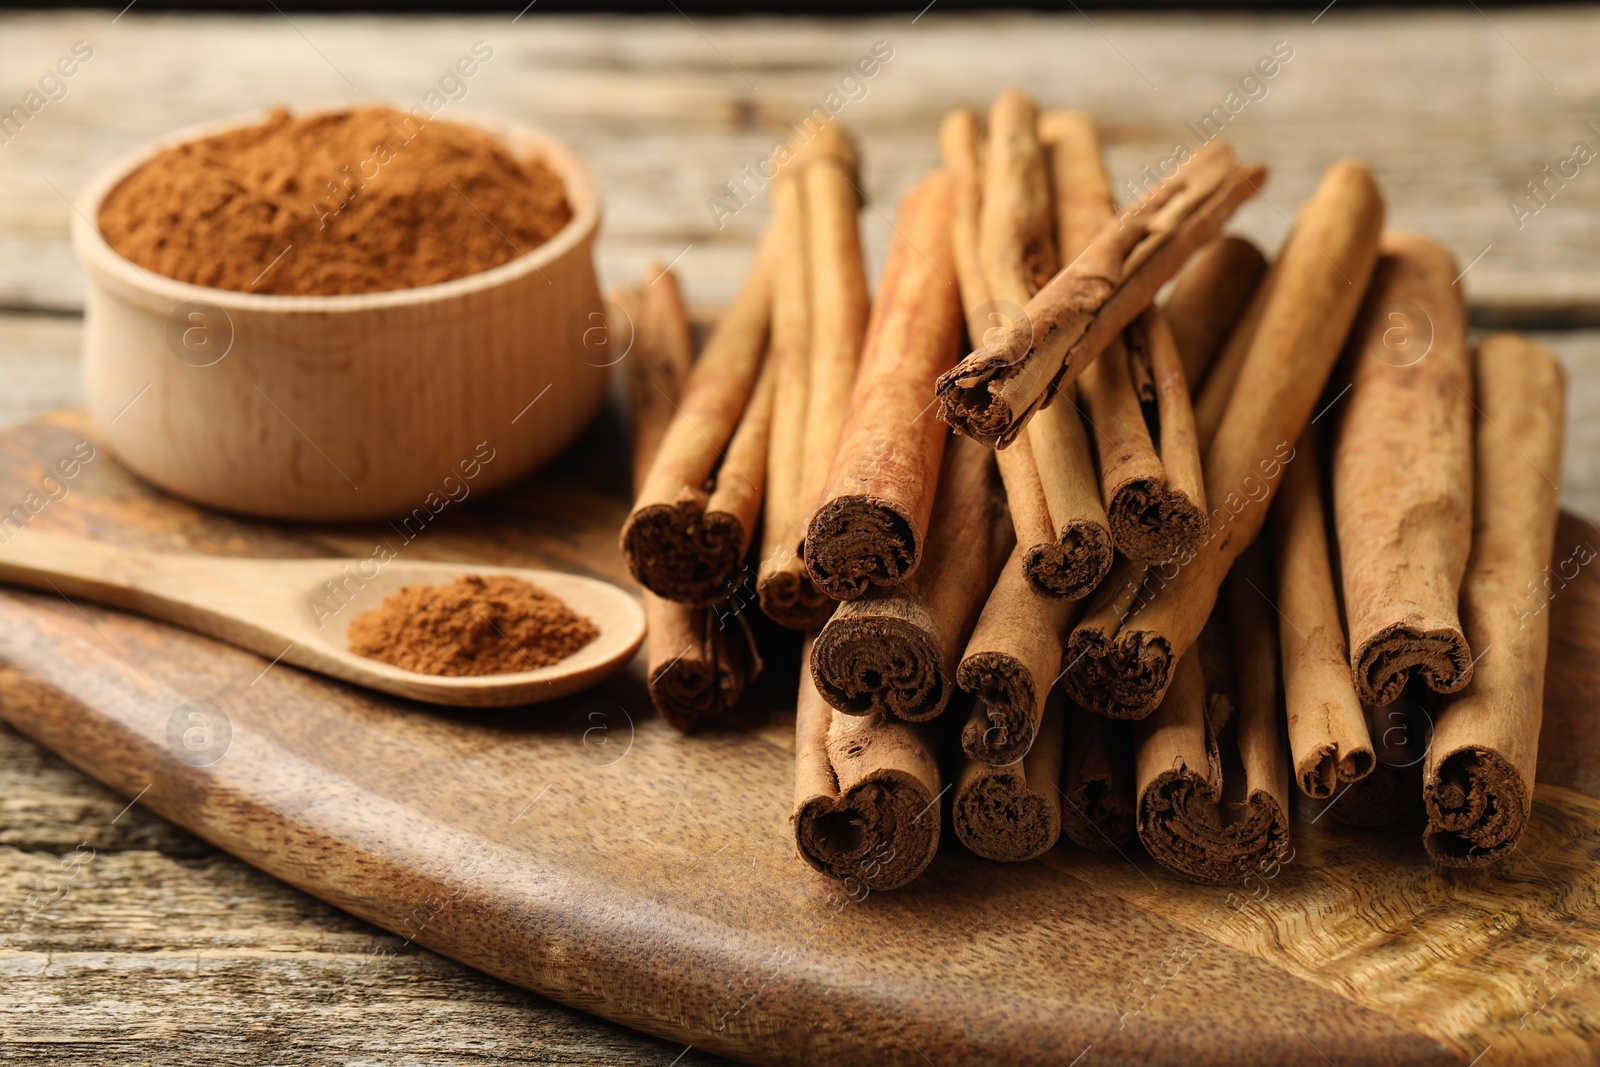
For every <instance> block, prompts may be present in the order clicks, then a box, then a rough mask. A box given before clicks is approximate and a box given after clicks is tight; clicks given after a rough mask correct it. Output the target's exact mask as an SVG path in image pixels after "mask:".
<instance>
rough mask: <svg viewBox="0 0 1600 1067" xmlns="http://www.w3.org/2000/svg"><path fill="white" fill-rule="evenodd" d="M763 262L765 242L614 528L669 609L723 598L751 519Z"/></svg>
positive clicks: (756, 499) (765, 410)
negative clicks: (669, 604) (631, 501)
mask: <svg viewBox="0 0 1600 1067" xmlns="http://www.w3.org/2000/svg"><path fill="white" fill-rule="evenodd" d="M771 260H772V241H771V240H770V239H767V240H764V241H763V242H762V250H761V253H760V255H759V257H758V258H757V261H756V265H755V267H754V268H753V269H752V270H751V272H750V274H749V275H748V276H747V277H746V279H745V282H744V285H743V287H742V288H741V289H740V291H739V295H738V297H737V298H735V300H734V302H733V304H732V305H731V306H730V307H729V308H728V310H727V312H726V313H725V314H724V315H723V317H722V320H721V321H720V322H719V323H718V324H717V326H716V328H715V329H714V330H713V331H712V334H711V337H710V338H709V339H708V340H707V342H706V346H705V350H704V351H703V352H702V353H701V355H700V358H699V360H697V361H696V362H695V365H694V368H693V369H692V370H691V371H690V372H689V376H688V379H687V380H686V381H685V383H684V387H683V396H682V399H681V400H680V402H679V403H678V410H677V413H676V414H675V416H674V418H673V420H672V422H671V423H670V424H669V425H668V427H667V430H666V433H665V434H664V435H663V437H662V440H661V445H660V448H659V449H658V451H657V452H656V456H655V459H654V461H653V462H652V463H651V465H650V469H649V472H648V474H647V475H646V476H645V480H644V483H643V485H642V486H641V487H640V489H639V492H638V493H637V494H636V498H635V502H634V508H633V512H632V514H630V515H629V516H628V519H627V522H626V523H624V525H623V527H622V537H621V542H622V554H623V556H624V558H625V559H626V560H627V563H628V569H629V571H630V572H631V573H632V574H633V577H634V580H636V581H637V582H638V583H639V584H640V585H642V586H644V587H645V588H646V589H649V590H650V591H651V592H653V593H655V594H657V595H658V596H663V597H666V598H667V599H669V600H679V601H683V602H685V603H690V604H698V605H704V604H710V603H712V602H713V601H716V600H719V599H721V598H723V597H725V596H727V595H728V593H729V591H730V589H731V588H732V587H733V585H734V584H735V583H734V579H735V577H736V576H737V575H738V574H739V572H740V569H741V567H742V566H743V562H744V556H745V552H746V550H747V549H748V548H749V547H750V538H751V536H752V534H753V533H754V530H755V524H756V519H757V517H758V516H759V514H760V506H761V491H762V484H763V482H764V480H765V475H766V437H767V432H766V427H767V423H768V422H769V420H770V416H771V403H770V400H771V389H770V388H768V389H767V390H766V392H765V394H763V393H762V392H761V391H760V390H759V389H758V388H757V385H758V380H759V379H760V378H761V374H762V369H763V367H764V366H766V360H765V359H764V358H763V357H764V355H765V352H766V341H767V325H768V320H769V318H770V317H771V304H772V294H771V280H770V279H771V271H772V263H771ZM768 380H769V381H770V378H769V379H768Z"/></svg>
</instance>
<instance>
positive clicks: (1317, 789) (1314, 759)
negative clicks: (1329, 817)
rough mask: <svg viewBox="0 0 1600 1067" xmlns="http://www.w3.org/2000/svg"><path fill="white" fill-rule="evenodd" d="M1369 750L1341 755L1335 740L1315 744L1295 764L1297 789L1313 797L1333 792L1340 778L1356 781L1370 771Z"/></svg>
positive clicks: (1326, 797)
mask: <svg viewBox="0 0 1600 1067" xmlns="http://www.w3.org/2000/svg"><path fill="white" fill-rule="evenodd" d="M1374 762H1375V761H1374V760H1373V757H1372V753H1370V752H1367V751H1364V750H1358V751H1355V752H1345V753H1343V754H1342V755H1341V754H1340V751H1339V745H1338V743H1337V742H1334V741H1328V742H1326V743H1324V744H1320V745H1317V746H1316V747H1314V748H1312V749H1311V750H1310V752H1309V753H1307V758H1305V759H1302V760H1301V761H1300V762H1299V763H1298V764H1297V765H1296V767H1295V778H1296V781H1297V783H1298V784H1299V786H1300V791H1301V792H1303V793H1304V794H1305V795H1306V796H1308V797H1310V798H1312V799H1313V800H1326V799H1328V798H1329V797H1331V796H1333V795H1334V793H1335V792H1336V791H1337V790H1338V788H1339V783H1340V782H1356V781H1359V780H1361V779H1362V778H1365V777H1366V776H1367V775H1369V774H1371V773H1372V767H1373V764H1374Z"/></svg>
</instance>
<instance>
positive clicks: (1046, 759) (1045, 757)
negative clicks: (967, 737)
mask: <svg viewBox="0 0 1600 1067" xmlns="http://www.w3.org/2000/svg"><path fill="white" fill-rule="evenodd" d="M1061 715H1062V701H1061V699H1060V697H1059V696H1055V697H1053V698H1052V699H1051V701H1050V702H1049V703H1048V704H1047V705H1046V706H1045V708H1044V713H1043V716H1042V717H1041V719H1040V723H1039V727H1038V739H1037V741H1036V742H1035V743H1034V744H1033V747H1032V748H1031V750H1030V751H1029V752H1028V753H1027V757H1026V758H1025V759H1018V760H1015V761H1013V762H1012V763H1010V764H1008V765H1006V766H1003V767H996V766H994V765H992V764H990V763H987V762H980V761H977V760H966V761H961V760H959V757H958V762H960V763H961V769H960V770H959V771H958V772H956V774H955V782H954V784H953V787H952V790H951V795H950V824H951V826H952V827H953V828H954V829H955V832H956V837H957V838H959V839H960V841H961V843H962V844H963V845H966V846H967V848H969V849H971V850H972V851H973V852H975V853H977V854H978V855H979V856H982V857H984V858H985V859H991V860H998V861H1000V862H1002V863H1018V862H1021V861H1023V860H1031V859H1033V858H1035V857H1036V856H1040V855H1043V854H1044V853H1046V852H1048V851H1049V850H1050V849H1051V848H1052V847H1053V846H1054V845H1055V843H1056V841H1058V840H1059V839H1060V837H1061V793H1060V788H1059V782H1060V780H1061V757H1062V751H1061V745H1062V734H1063V730H1064V726H1063V723H1062V718H1061ZM982 717H983V713H982V711H981V709H974V710H973V713H972V719H971V720H969V723H970V722H971V721H976V720H978V719H980V718H982ZM1030 732H1032V727H1031V726H1030Z"/></svg>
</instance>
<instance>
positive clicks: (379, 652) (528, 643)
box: [348, 574, 600, 677]
mask: <svg viewBox="0 0 1600 1067" xmlns="http://www.w3.org/2000/svg"><path fill="white" fill-rule="evenodd" d="M599 636H600V628H599V627H597V626H596V625H595V624H594V623H593V622H590V621H589V620H588V619H586V618H584V617H583V616H582V615H579V614H578V613H577V612H575V611H573V610H572V609H571V608H569V607H567V606H566V605H565V604H564V603H562V602H561V601H560V600H559V599H557V598H556V597H555V596H553V595H551V594H550V593H547V592H545V591H544V590H543V589H540V588H539V587H538V586H536V585H533V584H532V583H530V582H525V581H523V580H522V579H521V578H512V577H509V576H507V575H503V574H484V575H477V574H468V575H464V576H462V577H460V578H457V579H456V580H455V581H453V582H451V583H449V584H448V585H408V586H404V587H403V588H401V590H400V591H399V592H398V593H390V594H389V595H388V596H386V597H384V598H383V603H382V604H380V605H379V606H378V607H376V608H374V609H372V610H371V611H368V612H366V613H365V614H362V615H359V616H357V617H356V618H355V619H353V620H352V621H351V623H350V632H349V634H348V639H349V642H350V651H352V652H355V653H357V654H358V655H362V656H369V657H371V658H372V659H376V660H381V661H383V662H384V663H390V664H393V665H394V666H396V667H400V668H403V669H404V670H408V671H415V672H417V673H418V674H442V675H449V676H451V677H457V676H460V675H469V674H508V673H511V672H513V671H531V670H534V669H536V668H539V667H549V666H551V665H552V664H555V663H560V662H561V661H562V660H564V659H566V658H567V657H568V656H570V655H572V654H573V653H574V652H576V651H578V650H579V649H580V648H583V647H584V646H585V645H587V644H588V643H589V642H591V641H593V640H594V639H595V638H596V637H599Z"/></svg>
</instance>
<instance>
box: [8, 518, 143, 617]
mask: <svg viewBox="0 0 1600 1067" xmlns="http://www.w3.org/2000/svg"><path fill="white" fill-rule="evenodd" d="M5 532H6V533H10V531H9V530H7V531H5ZM170 569H171V568H170V566H162V565H161V564H159V563H158V562H157V557H154V556H152V555H150V554H149V553H145V552H140V551H138V550H136V549H130V548H111V547H109V546H107V545H103V544H100V543H98V542H96V541H88V540H85V539H83V538H81V537H66V536H63V535H59V534H47V533H39V532H38V531H35V530H29V529H26V528H24V529H23V530H21V531H19V532H17V533H14V534H12V535H11V537H10V539H9V540H5V541H3V542H0V582H6V583H8V584H11V585H23V586H27V587H28V588H30V589H38V590H40V591H42V592H55V593H60V594H61V595H62V596H68V597H77V598H78V599H80V600H92V601H94V602H95V603H97V604H106V605H109V606H112V607H133V606H135V605H139V604H142V603H143V601H144V598H142V597H140V596H139V589H140V588H141V587H142V586H145V585H146V583H148V582H151V581H152V580H154V579H155V578H156V577H157V575H158V574H160V573H163V572H166V571H168V570H170Z"/></svg>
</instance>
